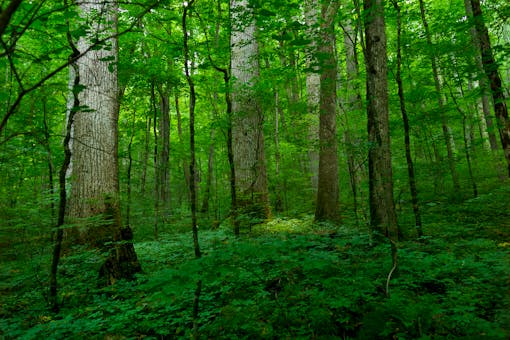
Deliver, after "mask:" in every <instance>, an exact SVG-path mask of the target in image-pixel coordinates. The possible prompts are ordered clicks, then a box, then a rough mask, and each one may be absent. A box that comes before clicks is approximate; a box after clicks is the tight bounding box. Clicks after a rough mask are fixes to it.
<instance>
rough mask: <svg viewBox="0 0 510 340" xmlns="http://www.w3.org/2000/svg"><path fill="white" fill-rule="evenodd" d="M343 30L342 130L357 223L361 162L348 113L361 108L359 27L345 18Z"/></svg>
mask: <svg viewBox="0 0 510 340" xmlns="http://www.w3.org/2000/svg"><path fill="white" fill-rule="evenodd" d="M342 28H343V31H344V50H345V65H346V73H347V97H346V98H345V99H346V102H347V109H346V110H344V120H345V131H344V144H345V148H346V154H347V168H348V170H349V182H350V185H351V191H352V199H353V205H354V216H355V218H356V223H359V212H358V210H359V207H358V205H359V203H358V191H359V189H360V187H361V186H360V182H361V176H360V171H361V167H363V164H361V163H360V164H357V162H356V145H355V141H354V140H353V137H352V131H351V127H350V124H349V116H348V115H349V113H350V112H356V111H360V110H361V109H362V106H363V104H362V100H361V93H360V89H359V84H358V82H359V64H358V55H357V52H356V42H357V37H358V31H359V27H356V29H353V28H352V25H351V22H350V21H349V20H347V21H346V22H345V23H344V25H343V27H342Z"/></svg>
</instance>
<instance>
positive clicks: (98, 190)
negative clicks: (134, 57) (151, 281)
mask: <svg viewBox="0 0 510 340" xmlns="http://www.w3.org/2000/svg"><path fill="white" fill-rule="evenodd" d="M79 6H80V9H81V11H82V15H83V17H84V19H85V20H88V22H90V25H91V27H90V28H91V33H90V34H89V35H87V36H86V37H82V38H80V40H79V42H78V44H77V48H78V50H79V51H80V52H83V51H86V50H87V49H89V47H90V45H91V44H92V42H91V41H92V40H93V39H95V38H97V37H98V36H101V37H108V36H112V37H111V38H109V39H107V40H106V44H105V45H104V46H102V47H101V48H100V49H93V50H90V51H89V52H87V53H86V54H85V55H84V56H83V57H82V58H81V59H80V60H79V61H78V62H77V66H78V71H77V73H78V74H79V75H80V83H79V86H78V87H77V86H75V87H74V91H79V93H78V100H79V103H80V106H79V107H78V111H77V112H75V114H74V119H73V143H72V162H73V168H72V175H71V196H70V199H69V210H68V216H69V218H71V219H75V220H76V219H78V221H80V220H79V219H81V218H87V219H90V218H93V219H90V220H89V222H84V223H81V227H80V228H79V233H78V234H79V235H78V237H79V239H80V241H82V242H85V243H87V244H90V245H93V246H97V247H100V248H101V249H102V250H104V251H107V252H108V255H107V258H106V260H105V263H104V264H103V266H102V268H101V270H100V277H101V279H102V280H103V282H102V284H113V283H114V282H115V281H116V280H117V279H120V278H132V277H133V274H134V273H136V272H138V271H139V270H140V264H139V263H138V259H137V257H136V253H135V252H134V248H133V244H132V243H131V242H129V241H130V240H131V239H132V232H131V230H130V229H129V226H128V227H126V228H122V224H121V223H122V222H121V218H120V202H119V179H118V158H117V151H118V141H117V139H118V135H117V122H118V113H119V102H118V95H119V89H118V82H117V71H116V68H115V61H116V60H117V54H118V51H117V50H118V49H117V39H116V38H115V33H116V21H117V17H116V11H117V7H116V3H115V2H106V1H103V0H95V1H90V2H85V3H80V5H79ZM121 241H127V242H121Z"/></svg>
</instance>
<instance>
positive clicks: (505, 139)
mask: <svg viewBox="0 0 510 340" xmlns="http://www.w3.org/2000/svg"><path fill="white" fill-rule="evenodd" d="M471 6H472V9H473V19H474V22H475V27H476V30H477V32H478V38H479V39H480V49H481V54H482V63H483V68H484V70H485V74H486V75H487V78H489V84H490V87H491V92H492V98H493V103H494V112H495V114H496V118H497V121H498V129H499V137H500V140H501V146H502V148H503V152H504V154H505V160H506V162H507V168H508V176H510V120H509V119H508V108H507V106H506V97H505V92H504V88H503V84H502V81H501V77H500V76H499V72H498V64H497V62H496V60H495V59H494V55H493V53H492V47H491V43H490V38H489V32H488V30H487V27H486V26H485V22H484V18H483V14H482V9H481V7H480V0H471Z"/></svg>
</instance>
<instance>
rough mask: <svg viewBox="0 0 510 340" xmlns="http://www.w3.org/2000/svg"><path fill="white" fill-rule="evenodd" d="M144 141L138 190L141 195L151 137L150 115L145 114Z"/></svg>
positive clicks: (143, 192)
mask: <svg viewBox="0 0 510 340" xmlns="http://www.w3.org/2000/svg"><path fill="white" fill-rule="evenodd" d="M145 121H146V123H145V142H144V148H143V162H142V166H143V169H142V179H141V182H142V183H141V188H140V192H141V194H142V196H145V188H146V185H147V164H148V162H149V144H150V138H151V122H152V117H150V116H146V117H145Z"/></svg>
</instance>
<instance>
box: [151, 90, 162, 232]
mask: <svg viewBox="0 0 510 340" xmlns="http://www.w3.org/2000/svg"><path fill="white" fill-rule="evenodd" d="M154 87H155V85H154V82H152V83H151V103H152V112H153V114H154V116H153V117H154V125H153V134H154V154H153V159H152V164H153V165H154V193H153V196H154V225H153V232H154V239H155V240H157V239H158V237H159V205H160V204H159V198H160V194H159V191H160V182H159V180H160V177H159V162H158V158H159V156H158V143H159V141H158V109H157V107H156V93H155V89H154ZM159 124H161V120H159Z"/></svg>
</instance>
